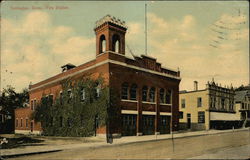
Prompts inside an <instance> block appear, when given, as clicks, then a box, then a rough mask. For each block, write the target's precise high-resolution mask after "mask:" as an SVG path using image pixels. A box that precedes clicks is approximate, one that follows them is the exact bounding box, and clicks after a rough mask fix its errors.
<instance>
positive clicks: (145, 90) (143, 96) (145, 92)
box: [142, 86, 148, 101]
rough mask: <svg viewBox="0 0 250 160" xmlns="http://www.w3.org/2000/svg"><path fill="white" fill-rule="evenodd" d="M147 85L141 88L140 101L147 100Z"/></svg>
mask: <svg viewBox="0 0 250 160" xmlns="http://www.w3.org/2000/svg"><path fill="white" fill-rule="evenodd" d="M147 95H148V87H147V86H144V87H143V88H142V101H147Z"/></svg>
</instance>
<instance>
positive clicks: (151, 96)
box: [149, 87, 155, 102]
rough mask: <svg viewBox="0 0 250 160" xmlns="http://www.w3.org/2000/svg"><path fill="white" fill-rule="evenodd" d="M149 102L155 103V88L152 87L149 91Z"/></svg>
mask: <svg viewBox="0 0 250 160" xmlns="http://www.w3.org/2000/svg"><path fill="white" fill-rule="evenodd" d="M149 101H150V102H154V101H155V88H154V87H152V88H151V89H150V91H149Z"/></svg>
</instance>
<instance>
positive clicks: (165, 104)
mask: <svg viewBox="0 0 250 160" xmlns="http://www.w3.org/2000/svg"><path fill="white" fill-rule="evenodd" d="M160 105H163V106H172V104H167V103H160Z"/></svg>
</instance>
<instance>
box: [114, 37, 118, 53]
mask: <svg viewBox="0 0 250 160" xmlns="http://www.w3.org/2000/svg"><path fill="white" fill-rule="evenodd" d="M115 52H117V53H118V52H119V41H118V40H117V41H116V42H115Z"/></svg>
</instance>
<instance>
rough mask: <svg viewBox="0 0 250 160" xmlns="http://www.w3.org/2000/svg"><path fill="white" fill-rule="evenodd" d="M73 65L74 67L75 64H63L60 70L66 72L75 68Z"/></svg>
mask: <svg viewBox="0 0 250 160" xmlns="http://www.w3.org/2000/svg"><path fill="white" fill-rule="evenodd" d="M75 67H76V66H75V65H73V64H71V63H68V64H65V65H63V66H62V67H61V68H62V72H67V71H68V70H70V69H72V68H75Z"/></svg>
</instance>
